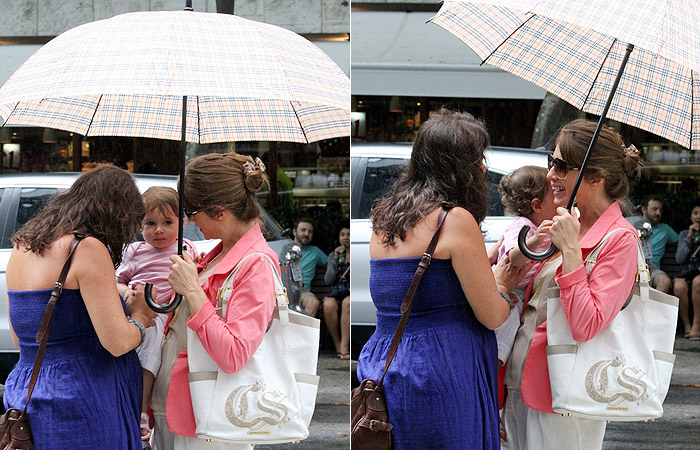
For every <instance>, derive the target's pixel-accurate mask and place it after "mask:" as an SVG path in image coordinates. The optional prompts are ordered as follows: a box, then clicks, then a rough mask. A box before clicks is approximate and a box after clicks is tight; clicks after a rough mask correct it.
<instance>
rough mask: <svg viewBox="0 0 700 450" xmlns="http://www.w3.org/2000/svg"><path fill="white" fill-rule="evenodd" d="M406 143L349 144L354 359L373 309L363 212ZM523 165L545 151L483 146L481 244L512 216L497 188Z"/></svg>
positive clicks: (541, 160)
mask: <svg viewBox="0 0 700 450" xmlns="http://www.w3.org/2000/svg"><path fill="white" fill-rule="evenodd" d="M411 149H412V144H411V143H405V144H404V143H401V144H353V146H352V150H351V154H350V170H351V171H352V178H351V184H350V248H351V249H352V260H351V263H350V264H351V268H350V270H351V274H352V277H351V280H350V292H352V306H351V339H352V342H351V349H352V358H353V359H357V357H358V355H359V353H360V350H361V349H362V346H363V345H364V343H365V342H366V341H367V339H368V338H369V336H370V335H371V334H372V333H373V332H374V327H375V325H376V320H377V318H376V314H375V313H376V309H375V308H374V304H373V303H372V297H371V295H370V292H369V238H370V236H371V233H372V230H371V224H370V221H369V219H368V218H367V217H368V215H369V212H370V209H371V207H372V203H373V202H374V200H375V199H377V198H378V197H380V196H381V195H382V194H384V193H385V192H386V191H387V189H389V188H390V187H391V186H392V185H393V184H394V182H395V181H396V179H397V178H398V176H399V175H400V174H401V173H402V172H403V171H404V170H405V168H406V165H407V164H408V160H409V158H410V156H411ZM525 165H535V166H541V167H546V166H547V151H546V150H544V149H524V148H514V147H491V148H489V149H487V150H486V166H487V168H488V173H487V175H486V180H487V182H488V192H489V210H488V213H487V217H486V219H485V220H484V222H483V223H482V230H483V231H484V242H485V245H486V247H487V248H488V247H490V246H491V245H493V244H494V243H496V242H497V241H498V240H499V239H500V237H501V235H502V234H503V232H504V230H505V229H506V228H507V227H508V225H509V224H510V223H511V222H513V220H514V219H515V218H514V217H509V216H505V215H504V212H505V211H504V210H505V208H504V206H503V203H501V199H500V196H499V194H498V183H499V182H500V181H501V178H502V177H503V175H505V174H507V173H510V172H512V171H513V170H515V169H517V168H518V167H522V166H525Z"/></svg>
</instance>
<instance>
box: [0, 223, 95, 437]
mask: <svg viewBox="0 0 700 450" xmlns="http://www.w3.org/2000/svg"><path fill="white" fill-rule="evenodd" d="M81 239H82V238H79V237H77V236H76V237H75V238H74V239H73V242H72V243H71V246H70V252H69V253H68V258H67V259H66V263H65V264H64V265H63V269H61V275H60V276H59V277H58V281H57V282H56V284H54V288H53V292H51V298H50V299H49V302H48V304H47V305H46V309H45V310H44V317H43V318H42V319H41V325H39V332H38V333H37V334H36V342H38V343H39V350H37V352H36V359H35V360H34V368H33V369H32V377H31V379H30V381H29V390H28V391H27V402H26V403H25V404H24V409H23V410H22V411H20V410H19V409H17V408H10V409H8V410H7V411H6V412H5V414H3V415H2V416H0V448H1V449H2V450H34V439H32V431H31V429H30V428H29V420H28V419H27V406H29V399H30V398H31V396H32V392H33V391H34V385H35V384H36V380H37V377H38V376H39V368H40V367H41V362H42V361H43V359H44V353H45V352H46V343H47V342H48V341H49V331H50V330H51V317H52V316H53V309H54V307H55V306H56V303H57V302H58V299H59V298H60V297H61V293H62V292H63V283H65V282H66V276H67V275H68V269H70V263H71V259H72V258H73V252H74V251H75V247H77V246H78V243H79V242H80V240H81Z"/></svg>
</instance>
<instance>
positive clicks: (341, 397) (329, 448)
mask: <svg viewBox="0 0 700 450" xmlns="http://www.w3.org/2000/svg"><path fill="white" fill-rule="evenodd" d="M318 375H319V376H320V377H321V381H320V384H319V387H318V395H317V397H316V410H315V411H314V416H313V419H312V420H311V426H310V427H309V438H308V439H305V440H303V441H301V442H300V443H299V444H281V445H269V446H268V445H256V446H255V449H256V450H258V449H260V450H348V449H349V448H350V361H349V360H345V361H341V360H339V359H338V358H337V357H336V355H335V352H333V353H327V352H323V351H322V352H321V353H320V354H319V357H318Z"/></svg>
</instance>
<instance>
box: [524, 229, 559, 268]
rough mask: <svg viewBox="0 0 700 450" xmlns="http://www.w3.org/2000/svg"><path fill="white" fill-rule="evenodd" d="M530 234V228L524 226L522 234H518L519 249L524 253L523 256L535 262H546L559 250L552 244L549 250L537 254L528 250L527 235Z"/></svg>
mask: <svg viewBox="0 0 700 450" xmlns="http://www.w3.org/2000/svg"><path fill="white" fill-rule="evenodd" d="M529 232H530V227H528V226H527V225H524V226H523V227H522V228H521V229H520V234H518V248H519V249H520V251H521V252H522V254H523V255H525V256H526V257H527V258H529V259H531V260H533V261H544V260H545V259H548V258H549V257H550V256H552V255H553V254H555V253H556V252H557V251H558V250H559V249H558V248H557V246H556V245H554V244H552V245H551V246H550V247H549V248H548V249H547V250H545V251H543V252H541V253H537V252H533V251H531V250H530V249H529V248H527V243H525V239H526V238H527V233H529Z"/></svg>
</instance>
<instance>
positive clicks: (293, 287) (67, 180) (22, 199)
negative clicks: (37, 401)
mask: <svg viewBox="0 0 700 450" xmlns="http://www.w3.org/2000/svg"><path fill="white" fill-rule="evenodd" d="M80 175H81V174H80V173H67V172H61V173H36V174H17V175H14V174H13V175H0V383H4V382H5V379H6V378H7V375H8V374H9V373H10V370H12V367H13V366H14V364H15V363H16V362H17V359H18V357H19V351H18V350H17V348H15V346H14V344H13V342H12V337H11V335H10V329H9V321H8V318H7V288H6V285H5V273H6V268H7V262H8V261H9V259H10V254H11V253H12V242H11V238H12V235H13V234H14V232H15V231H16V230H17V229H19V227H21V226H22V225H24V224H25V223H26V222H27V221H28V220H29V219H31V218H32V217H33V216H34V214H36V212H37V211H38V210H39V209H40V208H41V207H42V206H43V205H44V203H46V201H47V200H48V199H49V197H51V196H52V195H53V194H55V193H56V192H57V191H59V190H64V189H68V188H69V187H70V186H71V185H72V184H73V182H74V181H75V180H76V179H77V178H78V177H79V176H80ZM134 178H135V179H136V184H137V186H138V188H139V191H141V192H144V191H145V190H146V189H148V188H149V187H151V186H167V187H171V188H173V189H177V177H176V176H174V175H140V174H137V175H135V176H134ZM260 219H261V221H262V224H261V226H262V229H263V234H264V235H265V238H266V239H267V243H268V245H270V247H271V248H272V249H273V250H274V251H275V252H277V255H278V258H279V260H280V269H281V270H282V280H283V281H284V283H285V287H286V288H287V292H288V295H289V300H290V303H291V304H292V306H294V305H295V304H296V303H298V296H299V294H300V293H301V276H300V274H301V266H300V264H301V259H300V257H301V252H300V251H298V252H297V251H296V250H295V249H294V247H295V246H294V245H293V241H292V240H290V239H289V238H288V237H286V236H285V233H284V232H283V230H282V228H281V227H280V226H279V224H278V223H277V222H276V221H275V219H273V218H272V216H270V215H269V214H268V213H267V211H265V209H264V208H262V207H261V208H260ZM184 235H185V237H186V238H187V239H189V240H191V241H192V242H194V244H195V246H196V247H197V251H198V252H200V253H201V252H208V251H209V250H211V249H213V248H214V247H215V246H216V244H217V243H218V242H219V241H218V239H210V240H205V239H204V236H203V235H202V233H201V231H200V230H199V229H198V228H197V227H196V226H195V225H194V223H192V222H189V221H186V222H185V229H184ZM295 280H298V281H295Z"/></svg>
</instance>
